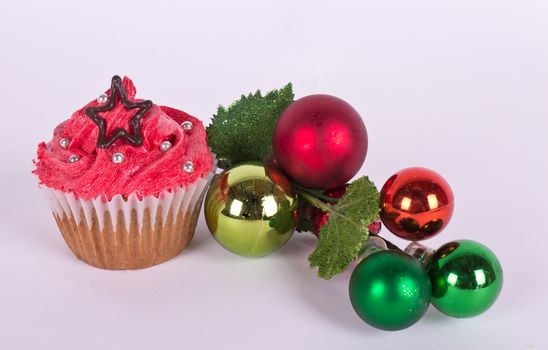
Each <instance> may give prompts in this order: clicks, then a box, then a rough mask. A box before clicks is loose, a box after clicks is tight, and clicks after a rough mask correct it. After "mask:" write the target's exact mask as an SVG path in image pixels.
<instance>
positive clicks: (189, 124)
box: [181, 120, 193, 132]
mask: <svg viewBox="0 0 548 350" xmlns="http://www.w3.org/2000/svg"><path fill="white" fill-rule="evenodd" d="M181 126H182V127H183V130H184V131H186V132H191V131H192V127H193V125H192V122H190V121H188V120H187V121H186V122H182V123H181Z"/></svg>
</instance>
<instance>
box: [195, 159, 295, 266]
mask: <svg viewBox="0 0 548 350" xmlns="http://www.w3.org/2000/svg"><path fill="white" fill-rule="evenodd" d="M296 208H297V200H296V197H295V192H294V189H293V187H292V185H291V183H290V182H289V180H288V179H287V178H286V177H285V175H283V174H282V173H281V172H280V171H278V170H276V169H275V168H272V167H269V166H263V165H262V164H260V163H244V164H240V165H237V166H235V167H233V168H230V169H227V170H225V171H224V172H222V173H221V174H219V175H218V176H217V177H216V178H215V179H214V180H213V182H212V184H211V186H210V188H209V190H208V192H207V195H206V198H205V203H204V212H205V219H206V223H207V226H208V227H209V230H210V231H211V234H212V235H213V237H215V239H216V240H217V242H219V244H220V245H221V246H223V247H224V248H226V249H228V250H229V251H231V252H233V253H236V254H239V255H243V256H247V257H260V256H264V255H267V254H270V253H272V252H273V251H275V250H277V249H278V248H280V247H281V246H282V245H284V244H285V243H286V242H287V241H288V240H289V238H291V235H292V234H293V231H294V229H295V226H296V218H297V213H296Z"/></svg>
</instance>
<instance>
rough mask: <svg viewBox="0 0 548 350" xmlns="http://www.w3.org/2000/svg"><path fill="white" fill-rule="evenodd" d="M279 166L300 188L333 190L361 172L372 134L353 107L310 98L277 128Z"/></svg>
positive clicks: (284, 115) (293, 106)
mask: <svg viewBox="0 0 548 350" xmlns="http://www.w3.org/2000/svg"><path fill="white" fill-rule="evenodd" d="M272 147H273V151H274V156H275V158H276V161H277V163H278V165H279V166H280V167H281V168H282V169H283V170H284V171H285V173H286V174H287V175H289V176H290V177H291V178H292V179H293V180H294V181H295V182H297V183H298V184H299V185H301V186H304V187H308V188H314V189H325V190H327V189H331V188H335V187H338V186H341V185H344V184H345V183H346V182H347V181H348V180H350V179H351V178H352V177H353V176H354V175H356V173H357V172H358V171H359V170H360V168H361V166H362V164H363V162H364V160H365V156H366V154H367V130H366V128H365V124H364V123H363V121H362V119H361V117H360V115H359V114H358V112H356V110H355V109H354V108H353V107H352V106H351V105H350V104H348V103H347V102H345V101H343V100H341V99H340V98H337V97H335V96H330V95H310V96H306V97H303V98H301V99H299V100H297V101H295V102H293V103H292V104H291V105H289V107H287V108H286V109H285V111H284V112H283V113H282V114H281V116H280V118H279V119H278V121H277V122H276V127H275V129H274V136H273V140H272Z"/></svg>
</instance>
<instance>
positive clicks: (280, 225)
mask: <svg viewBox="0 0 548 350" xmlns="http://www.w3.org/2000/svg"><path fill="white" fill-rule="evenodd" d="M295 209H296V206H293V207H291V206H290V205H289V201H288V200H284V201H282V202H281V203H280V208H279V209H278V212H277V213H276V214H274V216H272V217H271V218H270V220H269V221H268V224H269V225H270V227H272V228H273V229H275V230H276V231H278V232H279V233H280V234H284V233H287V231H289V230H291V229H292V228H294V227H295V216H294V213H295Z"/></svg>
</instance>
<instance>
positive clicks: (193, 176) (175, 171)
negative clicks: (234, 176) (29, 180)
mask: <svg viewBox="0 0 548 350" xmlns="http://www.w3.org/2000/svg"><path fill="white" fill-rule="evenodd" d="M122 83H123V86H124V88H125V92H126V96H127V98H128V99H129V100H130V101H133V102H139V101H143V100H139V99H135V94H136V89H135V86H134V85H133V82H132V81H131V80H130V79H128V78H127V77H124V79H123V81H122ZM110 93H112V92H111V91H110V90H107V91H106V94H107V95H109V94H110ZM99 105H100V103H99V102H98V101H96V100H93V101H91V102H90V103H88V104H87V105H86V106H84V107H83V108H81V109H79V110H77V111H76V112H74V114H73V115H72V116H71V118H70V119H68V120H66V121H64V122H62V123H61V124H59V125H58V126H57V127H56V128H55V130H54V132H53V139H52V140H51V141H50V142H48V143H45V142H42V143H40V144H39V145H38V152H37V158H36V160H35V161H34V163H35V165H36V168H35V170H34V171H33V173H34V174H36V175H37V176H38V179H39V182H40V184H41V185H44V186H47V187H50V188H54V189H58V190H61V191H64V192H72V193H74V194H75V195H76V196H77V197H78V198H81V199H84V200H88V199H94V198H97V197H101V199H102V200H104V201H108V200H110V199H111V198H112V197H113V196H115V195H117V194H121V195H122V196H129V195H130V194H132V193H135V194H136V195H137V196H138V197H139V198H143V197H144V196H149V195H154V196H159V195H160V193H161V192H163V191H165V190H173V189H175V188H177V187H181V186H186V185H188V184H191V183H193V182H194V181H196V180H197V179H199V178H201V177H203V176H205V175H207V174H208V173H209V172H210V171H211V168H212V166H213V155H212V154H211V152H210V151H209V148H208V146H207V135H206V132H205V128H204V126H203V124H202V123H201V121H200V120H198V119H196V118H194V117H192V116H191V115H189V114H187V113H185V112H183V111H179V110H177V109H174V108H170V107H164V106H158V105H156V104H153V105H152V107H151V108H150V109H149V110H148V111H147V112H146V114H145V115H144V116H143V118H142V119H141V133H142V138H143V143H142V145H141V146H139V147H134V146H132V145H131V144H129V143H128V142H127V141H126V140H124V139H117V140H116V141H115V142H114V143H113V144H112V145H111V146H110V147H108V148H99V147H97V146H96V144H97V137H98V133H99V128H98V127H97V125H96V124H95V123H94V122H93V121H92V120H91V119H90V118H89V117H88V116H87V115H86V113H85V110H86V109H87V108H88V107H96V106H99ZM135 113H136V110H135V109H126V108H125V107H124V106H123V105H122V104H121V103H117V104H116V105H115V106H114V108H112V109H111V110H109V111H105V112H102V113H101V114H100V116H101V117H102V118H104V119H105V121H106V135H110V134H111V133H112V132H113V131H116V130H117V129H119V128H122V129H125V130H129V129H130V128H129V125H128V123H129V121H130V119H131V118H132V117H133V116H134V114H135ZM185 121H190V122H191V123H192V125H193V127H192V129H191V130H190V131H189V132H186V131H185V130H184V129H183V128H182V127H181V123H183V122H185ZM63 139H65V140H66V141H65V144H64V145H63V142H61V140H63ZM164 141H169V142H170V143H171V145H172V146H171V148H170V149H168V150H162V149H161V147H160V145H161V143H162V142H164ZM67 143H68V145H67ZM116 153H121V154H123V156H124V160H123V162H121V163H118V164H117V163H114V162H113V161H112V156H113V155H114V154H116ZM73 155H75V156H77V157H78V160H77V161H74V162H70V161H69V158H70V157H71V156H73ZM189 161H190V162H192V165H193V171H192V172H190V173H187V172H185V170H184V169H183V165H184V164H185V163H186V162H189Z"/></svg>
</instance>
